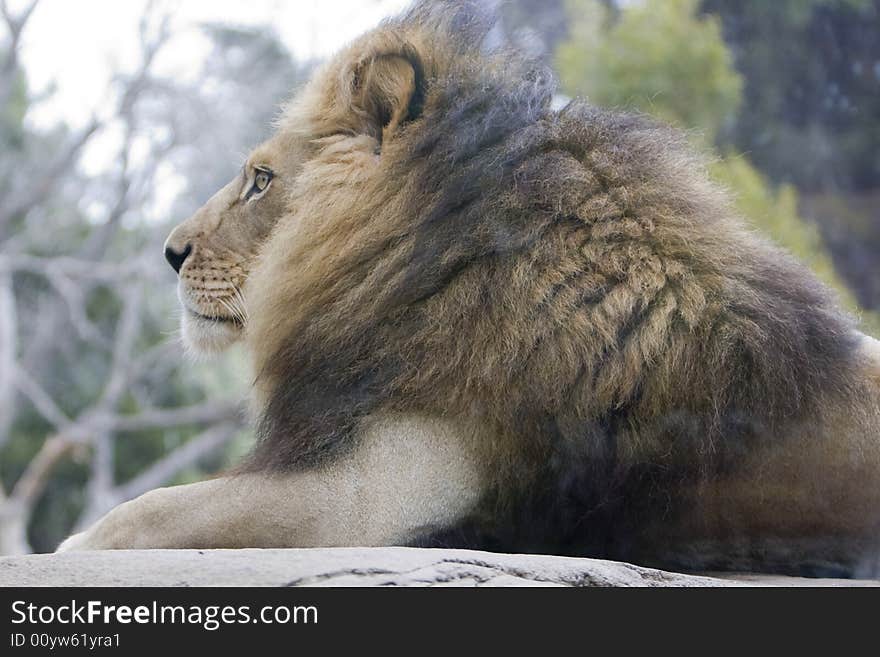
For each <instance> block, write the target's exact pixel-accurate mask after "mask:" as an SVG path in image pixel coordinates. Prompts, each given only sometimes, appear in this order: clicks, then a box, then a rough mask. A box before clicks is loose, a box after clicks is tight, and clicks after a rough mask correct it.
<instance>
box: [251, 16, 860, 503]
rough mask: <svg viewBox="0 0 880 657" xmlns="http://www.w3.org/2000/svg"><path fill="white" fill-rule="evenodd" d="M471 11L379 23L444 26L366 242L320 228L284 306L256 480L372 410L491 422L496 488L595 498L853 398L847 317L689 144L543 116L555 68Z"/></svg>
mask: <svg viewBox="0 0 880 657" xmlns="http://www.w3.org/2000/svg"><path fill="white" fill-rule="evenodd" d="M460 11H461V12H464V13H460V14H456V15H453V16H444V20H443V21H438V20H436V15H435V14H431V13H424V12H422V13H419V11H415V12H414V13H413V14H411V15H409V16H408V17H405V18H404V19H402V22H401V23H400V24H396V23H395V24H390V25H386V26H385V27H383V28H379V30H380V31H381V30H382V29H394V30H397V31H400V32H402V33H403V34H406V31H407V30H417V31H420V33H424V31H425V30H428V31H429V32H430V33H431V35H432V36H431V40H430V41H425V40H424V39H423V40H422V41H421V42H420V43H421V44H422V47H423V48H429V49H430V52H421V53H420V55H421V56H422V58H423V61H424V62H426V71H425V75H426V76H427V77H426V87H425V93H424V102H423V103H422V104H421V106H420V113H419V114H418V116H416V117H413V120H411V121H409V123H407V125H405V126H404V127H403V129H402V130H401V132H400V133H399V134H398V135H397V136H396V138H395V140H394V141H393V143H389V144H387V145H385V146H383V152H382V158H383V163H382V166H383V167H384V170H385V172H386V174H387V175H386V176H385V179H384V180H383V181H382V183H381V184H375V185H372V186H371V187H369V188H368V189H363V190H357V192H356V193H354V192H353V193H352V196H351V203H350V205H348V206H347V208H346V218H345V222H347V223H346V225H348V226H354V227H355V228H354V229H352V230H353V231H354V232H348V233H344V232H333V231H332V230H331V229H330V228H328V229H327V235H328V236H330V237H329V238H328V239H337V240H340V244H343V243H344V244H345V249H344V252H345V254H346V256H345V258H340V259H339V260H338V261H336V262H334V263H333V267H334V269H332V270H328V271H327V272H324V273H323V274H322V277H321V279H320V280H321V281H323V282H324V286H323V287H321V288H320V289H314V290H312V291H311V292H310V294H309V296H308V298H307V299H306V298H305V295H303V298H298V299H297V300H296V302H295V305H294V302H293V301H291V302H290V303H291V305H290V311H289V312H290V313H292V314H296V315H297V317H298V319H297V320H296V321H295V322H293V324H292V326H293V328H292V329H291V332H290V334H289V335H288V336H287V338H286V339H285V341H284V342H283V344H282V346H281V348H280V349H278V350H277V352H276V353H274V354H273V355H272V356H271V357H270V358H268V359H267V363H268V365H267V367H266V369H265V370H264V371H263V372H262V376H263V377H265V378H266V380H267V381H270V382H271V387H270V390H271V392H270V394H269V396H268V403H267V405H266V407H265V409H264V412H263V415H262V418H261V421H260V424H259V441H258V445H257V448H256V450H255V452H254V454H253V457H252V460H251V462H250V465H249V467H252V468H258V469H290V468H299V467H305V466H307V465H311V464H314V463H317V462H320V461H322V460H324V459H327V458H330V457H331V456H332V455H333V454H336V453H338V452H339V451H340V450H344V449H345V448H346V446H347V445H348V444H349V442H350V440H352V436H353V435H354V430H355V428H356V427H357V426H358V423H359V422H360V421H361V420H362V419H363V418H365V417H366V416H368V415H369V414H371V413H374V412H376V411H378V410H393V411H417V412H425V413H433V414H439V415H442V416H447V415H448V416H457V415H467V416H478V417H481V418H483V419H484V420H485V421H486V422H489V423H491V425H492V426H494V427H497V429H498V432H499V433H500V435H503V436H505V437H506V439H507V440H508V442H510V443H513V444H515V445H517V446H519V447H518V451H517V452H516V453H517V454H518V456H517V457H516V458H513V459H502V460H501V461H499V462H501V463H502V467H500V468H499V469H498V471H497V473H496V475H497V478H498V482H499V484H498V485H499V486H507V485H510V482H515V486H514V487H519V488H523V487H528V486H540V485H542V484H541V482H542V481H545V479H544V475H545V474H546V473H548V472H551V471H552V474H551V475H550V476H548V477H547V479H546V480H552V481H557V482H558V481H566V482H569V483H572V482H580V481H581V478H580V477H579V475H578V473H579V472H581V471H587V470H588V471H589V472H590V473H591V475H590V480H591V483H590V485H589V491H588V492H586V493H584V492H583V491H581V493H579V494H581V495H582V496H583V497H585V498H588V499H589V500H592V503H599V502H597V500H598V501H601V500H607V499H608V497H609V495H610V493H609V491H610V490H612V489H614V488H615V487H616V486H621V485H624V484H626V485H629V483H627V482H631V481H632V478H631V476H630V474H629V473H637V475H638V477H639V480H640V481H648V482H650V481H651V480H652V478H656V477H657V476H658V475H657V472H659V471H663V470H664V469H665V468H666V466H667V465H668V464H669V463H676V464H678V465H679V466H680V465H682V464H684V467H682V468H680V470H679V472H683V473H685V474H684V475H679V476H689V475H688V474H687V473H691V474H692V475H693V476H694V477H701V476H705V475H706V474H707V473H711V472H718V471H719V470H723V469H725V468H729V467H733V466H734V465H735V464H736V462H737V459H738V458H739V455H740V454H741V453H743V452H745V451H747V450H748V449H751V448H753V447H754V446H755V445H756V444H758V443H760V442H761V441H764V440H767V439H768V437H769V436H772V435H774V431H775V430H776V429H777V428H779V427H780V426H781V425H783V424H784V423H786V422H789V421H791V420H793V419H797V418H804V417H808V416H810V415H811V414H818V413H821V412H822V409H823V408H824V407H825V406H826V405H827V404H829V403H830V402H833V401H834V400H837V399H844V398H853V397H858V396H860V395H862V394H863V389H862V387H861V386H863V384H862V383H860V382H859V379H858V377H857V375H856V373H855V361H854V360H853V358H854V357H853V353H854V337H853V336H854V333H853V325H852V323H851V321H850V320H849V318H847V317H846V316H845V315H844V314H843V313H842V312H841V311H840V310H839V309H838V307H837V305H836V302H835V300H834V299H833V297H832V295H831V294H830V293H829V292H828V291H827V290H826V289H825V288H823V286H822V285H821V284H819V283H818V282H817V281H816V279H815V278H814V277H813V275H812V274H810V273H809V272H808V271H807V270H806V269H804V268H803V267H801V266H800V265H799V264H797V263H796V262H795V261H794V260H793V259H792V258H790V257H789V256H787V255H786V254H784V253H782V252H781V251H780V250H779V249H777V248H775V247H774V246H772V245H771V244H769V243H768V242H767V241H765V240H763V239H762V238H760V237H758V236H756V235H754V234H752V233H751V232H750V231H749V230H748V229H747V228H746V227H745V226H744V225H743V224H742V222H741V221H740V219H738V218H737V217H736V216H735V215H734V214H733V213H732V212H731V210H730V208H729V204H728V202H727V199H726V198H725V195H724V193H723V192H722V190H720V189H718V188H716V187H715V186H714V185H713V184H711V183H710V182H709V181H708V179H707V175H706V172H705V168H704V166H703V164H702V163H701V161H700V159H699V158H698V157H696V156H694V155H693V154H692V153H691V151H690V149H689V148H688V146H687V144H686V143H685V142H684V139H683V138H682V137H681V136H680V135H678V134H677V133H675V132H674V131H672V130H670V129H668V128H666V127H662V126H659V125H657V124H655V123H653V122H651V121H650V120H648V119H646V118H644V117H641V116H634V115H631V114H622V113H617V112H610V111H606V110H603V109H599V108H596V107H593V106H591V105H589V104H588V103H586V102H584V101H582V100H576V101H573V102H571V103H570V104H568V105H567V106H566V107H565V108H563V109H561V110H559V111H556V110H553V109H551V108H550V103H551V98H552V95H553V93H554V83H553V77H552V75H551V74H550V72H549V71H548V70H546V69H545V68H544V67H542V66H541V65H539V64H537V63H534V62H529V61H526V60H523V59H521V58H518V57H516V56H512V55H511V54H510V53H504V54H501V55H499V54H496V55H491V54H481V53H480V51H479V49H478V42H479V39H475V38H474V37H473V32H471V36H469V37H468V42H469V44H471V45H470V46H465V45H464V44H463V41H462V39H461V38H460V36H457V35H458V34H459V33H458V32H454V31H453V32H450V31H449V26H450V25H459V26H461V25H468V26H471V27H473V26H474V25H477V24H479V25H481V26H482V27H480V30H483V31H485V30H486V29H487V28H486V25H485V21H484V20H483V18H482V17H480V18H479V19H477V18H472V17H471V14H468V13H467V11H468V9H467V7H465V9H462V10H460ZM432 21H433V22H432ZM454 35H456V36H454ZM426 43H427V45H425V44H426ZM441 64H442V65H441ZM438 71H440V73H438ZM328 214H329V213H328ZM327 221H328V222H333V221H334V219H333V218H332V217H330V218H329V219H327ZM341 221H342V220H340V222H341ZM328 225H329V224H328ZM353 244H354V246H352V245H353ZM304 299H305V301H304ZM283 302H284V300H283V299H282V300H279V303H283ZM500 458H501V457H499V459H500ZM566 473H567V474H566ZM597 473H598V474H597ZM579 485H580V484H579V483H572V489H575V488H577V486H579ZM638 490H640V491H642V490H644V489H643V488H641V487H640V488H638ZM569 493H570V491H569ZM569 493H566V494H569Z"/></svg>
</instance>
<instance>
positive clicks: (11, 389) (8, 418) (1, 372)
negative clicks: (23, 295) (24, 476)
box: [0, 273, 18, 504]
mask: <svg viewBox="0 0 880 657" xmlns="http://www.w3.org/2000/svg"><path fill="white" fill-rule="evenodd" d="M16 316H17V312H16V303H15V294H14V293H13V290H12V276H10V275H9V274H3V273H0V446H2V445H3V444H4V443H6V441H7V439H8V438H9V426H10V425H11V424H12V418H13V415H14V406H15V382H14V372H15V355H16V350H17V345H18V336H17V326H16V322H17V320H16ZM0 488H2V486H0ZM0 504H2V499H0Z"/></svg>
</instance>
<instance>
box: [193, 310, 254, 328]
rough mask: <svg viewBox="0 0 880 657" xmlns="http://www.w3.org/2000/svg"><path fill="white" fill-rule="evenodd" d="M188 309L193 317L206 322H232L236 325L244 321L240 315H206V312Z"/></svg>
mask: <svg viewBox="0 0 880 657" xmlns="http://www.w3.org/2000/svg"><path fill="white" fill-rule="evenodd" d="M186 311H187V312H188V313H189V314H190V315H192V316H193V317H195V318H197V319H200V320H202V321H205V322H214V323H217V324H232V325H234V326H241V325H242V321H241V319H240V318H238V317H231V316H229V317H226V316H223V315H205V314H203V313H200V312H198V311H196V310H193V309H192V308H189V307H187V308H186Z"/></svg>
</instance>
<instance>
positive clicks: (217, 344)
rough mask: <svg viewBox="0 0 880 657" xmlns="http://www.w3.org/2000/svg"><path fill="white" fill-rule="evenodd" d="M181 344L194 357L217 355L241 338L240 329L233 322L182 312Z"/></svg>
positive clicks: (239, 326)
mask: <svg viewBox="0 0 880 657" xmlns="http://www.w3.org/2000/svg"><path fill="white" fill-rule="evenodd" d="M180 325H181V332H182V334H183V343H184V345H185V346H186V348H187V350H188V351H189V352H190V353H192V354H193V355H196V356H212V355H215V354H219V353H221V352H223V351H225V350H227V349H229V348H230V347H231V346H232V345H234V344H235V343H236V342H238V340H239V339H240V338H241V333H242V327H241V325H240V324H238V323H236V322H233V321H220V320H216V319H208V318H206V317H202V316H200V315H196V314H194V313H192V312H190V311H189V310H184V311H183V316H182V318H181V323H180Z"/></svg>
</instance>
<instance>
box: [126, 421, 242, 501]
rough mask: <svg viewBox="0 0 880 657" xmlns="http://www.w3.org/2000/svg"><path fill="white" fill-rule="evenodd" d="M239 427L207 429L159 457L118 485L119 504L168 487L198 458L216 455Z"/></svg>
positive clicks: (196, 461)
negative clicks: (154, 489)
mask: <svg viewBox="0 0 880 657" xmlns="http://www.w3.org/2000/svg"><path fill="white" fill-rule="evenodd" d="M240 428H241V427H240V425H236V424H220V425H217V426H213V427H211V428H210V429H206V430H205V431H203V432H202V433H200V434H199V435H197V436H195V437H194V438H191V439H190V440H188V441H187V442H186V443H184V444H183V445H181V446H180V447H178V448H177V449H175V450H174V451H172V452H171V453H169V454H167V455H166V456H164V457H163V458H161V459H160V460H159V461H157V462H156V463H154V464H153V465H151V466H150V467H149V468H147V469H146V470H144V471H143V472H142V473H141V474H139V475H138V476H137V477H135V478H134V479H132V480H131V481H128V482H126V483H125V484H123V485H122V486H119V487H118V488H117V489H116V493H115V495H116V498H117V499H118V500H119V501H125V500H130V499H132V498H134V497H137V496H138V495H141V494H143V493H145V492H147V491H148V490H152V489H153V488H157V487H159V486H162V485H164V484H167V483H168V482H169V481H170V480H171V479H172V478H173V477H175V476H176V475H177V474H179V473H180V472H181V471H183V470H185V469H186V468H189V467H192V466H194V465H196V464H197V463H198V462H199V461H200V460H201V459H203V458H205V457H207V456H210V455H212V454H215V453H216V452H217V451H218V450H219V449H220V448H222V447H223V446H224V445H226V444H227V443H229V441H231V440H232V438H233V437H234V436H235V434H236V432H237V431H238V430H239V429H240Z"/></svg>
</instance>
